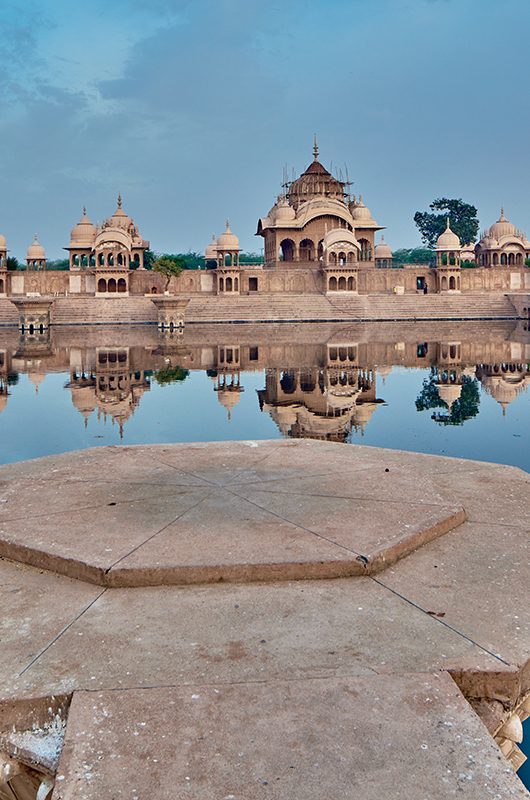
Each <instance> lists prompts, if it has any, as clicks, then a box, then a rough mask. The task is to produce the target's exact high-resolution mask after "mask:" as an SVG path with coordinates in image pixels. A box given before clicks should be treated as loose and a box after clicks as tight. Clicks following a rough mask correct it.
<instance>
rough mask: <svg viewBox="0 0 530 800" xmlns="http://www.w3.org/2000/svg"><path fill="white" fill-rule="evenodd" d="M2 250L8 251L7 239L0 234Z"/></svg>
mask: <svg viewBox="0 0 530 800" xmlns="http://www.w3.org/2000/svg"><path fill="white" fill-rule="evenodd" d="M0 250H7V242H6V237H5V236H3V235H2V234H1V233H0Z"/></svg>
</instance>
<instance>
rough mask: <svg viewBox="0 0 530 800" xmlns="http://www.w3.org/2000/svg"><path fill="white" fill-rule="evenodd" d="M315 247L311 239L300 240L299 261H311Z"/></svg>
mask: <svg viewBox="0 0 530 800" xmlns="http://www.w3.org/2000/svg"><path fill="white" fill-rule="evenodd" d="M314 257H315V245H314V244H313V241H312V240H311V239H302V241H301V242H300V261H313V259H314Z"/></svg>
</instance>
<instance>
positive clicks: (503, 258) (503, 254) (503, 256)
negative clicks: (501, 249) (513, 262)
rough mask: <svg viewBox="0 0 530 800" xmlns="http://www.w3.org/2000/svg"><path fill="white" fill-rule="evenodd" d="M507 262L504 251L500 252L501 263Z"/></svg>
mask: <svg viewBox="0 0 530 800" xmlns="http://www.w3.org/2000/svg"><path fill="white" fill-rule="evenodd" d="M506 262H507V258H506V253H501V264H503V265H505V264H506Z"/></svg>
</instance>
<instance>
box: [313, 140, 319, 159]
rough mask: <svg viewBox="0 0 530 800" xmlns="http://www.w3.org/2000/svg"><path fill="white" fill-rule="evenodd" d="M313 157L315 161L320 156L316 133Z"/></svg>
mask: <svg viewBox="0 0 530 800" xmlns="http://www.w3.org/2000/svg"><path fill="white" fill-rule="evenodd" d="M313 157H314V159H315V161H316V160H317V158H318V144H317V135H316V133H314V134H313Z"/></svg>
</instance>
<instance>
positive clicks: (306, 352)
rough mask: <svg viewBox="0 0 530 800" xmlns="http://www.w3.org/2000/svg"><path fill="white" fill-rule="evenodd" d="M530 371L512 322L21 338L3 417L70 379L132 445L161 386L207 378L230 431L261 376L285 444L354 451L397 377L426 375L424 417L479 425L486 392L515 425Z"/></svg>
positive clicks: (263, 398)
mask: <svg viewBox="0 0 530 800" xmlns="http://www.w3.org/2000/svg"><path fill="white" fill-rule="evenodd" d="M419 334H420V335H419ZM529 365H530V335H529V332H528V330H526V327H525V325H524V323H517V324H516V323H513V322H497V323H491V322H489V323H487V325H486V323H480V322H470V323H462V324H461V325H460V326H458V325H455V323H443V322H441V323H440V322H438V323H436V324H434V323H433V324H431V323H425V324H423V325H421V326H414V325H411V324H396V325H393V326H392V327H385V326H381V325H380V326H377V325H362V324H359V325H353V326H349V327H338V326H333V325H311V326H303V325H300V326H291V325H278V326H272V327H267V328H266V329H264V328H263V326H259V325H257V326H256V325H238V326H223V325H218V326H200V325H195V326H188V328H186V330H185V332H184V334H182V335H180V336H178V337H167V336H164V335H163V334H160V333H159V332H158V331H156V330H155V329H153V328H150V327H149V328H146V327H142V328H139V327H123V328H117V327H116V328H101V329H91V330H89V331H87V330H86V329H85V330H79V329H74V328H56V329H53V328H52V329H51V330H50V331H48V332H46V333H44V334H36V335H33V336H29V335H27V336H22V337H20V335H19V334H18V333H17V332H16V331H14V330H5V331H3V332H1V333H0V412H2V411H4V410H5V409H6V407H7V405H8V403H10V402H16V400H15V398H14V397H13V398H10V395H12V394H13V391H14V387H15V385H16V383H17V380H18V376H19V375H20V374H27V376H28V378H29V379H30V381H32V383H33V384H34V386H35V390H36V392H38V390H39V386H40V384H41V383H42V381H43V379H44V378H45V376H46V374H47V373H65V374H67V375H68V376H69V377H68V380H67V381H66V382H65V384H64V386H65V389H66V390H67V391H69V392H70V393H71V399H72V403H73V405H74V407H75V409H76V410H77V411H78V412H79V415H80V417H81V418H82V419H83V421H84V423H85V425H86V424H87V423H88V420H89V419H90V418H91V417H92V415H94V414H95V415H96V416H97V419H98V420H101V421H102V422H104V421H106V420H110V421H111V422H112V423H114V424H116V425H117V426H118V427H119V430H120V433H121V434H122V435H123V431H124V426H125V425H126V423H127V421H128V420H129V419H130V418H131V416H132V415H133V414H134V413H135V411H136V410H137V409H138V407H139V405H140V403H141V402H142V398H143V397H144V395H145V393H146V392H149V391H150V389H151V387H152V384H153V382H156V383H160V384H163V383H171V382H173V381H177V380H184V379H185V378H186V377H187V376H188V375H189V374H190V373H191V372H194V371H202V372H205V373H206V374H207V375H208V377H209V378H210V380H211V388H212V392H213V396H214V397H216V399H217V401H218V402H219V403H220V404H221V405H222V406H224V408H225V409H226V412H227V417H228V419H231V418H233V415H234V413H237V405H238V403H239V401H240V399H241V394H242V392H244V391H245V385H244V384H245V373H250V372H262V373H263V376H264V379H263V387H262V388H260V389H258V391H257V407H258V404H259V410H260V411H261V412H262V413H266V414H269V415H270V417H271V418H272V420H274V422H275V424H276V425H277V427H278V429H279V431H280V432H281V434H282V435H284V436H290V437H296V438H299V437H308V438H316V439H323V440H329V441H346V440H347V439H348V437H349V436H350V434H351V432H352V431H357V432H360V433H364V431H365V430H366V427H367V426H368V425H369V423H370V420H371V419H372V417H373V415H374V414H375V413H376V412H377V408H378V406H379V405H380V404H382V403H384V402H385V387H384V380H385V378H386V377H387V376H388V375H389V373H390V372H391V371H392V370H393V369H394V368H396V367H407V368H412V369H417V368H421V369H423V370H425V375H426V377H425V379H424V383H423V389H422V392H421V393H420V396H419V398H418V400H417V401H416V407H417V408H418V410H424V409H431V410H433V412H434V413H433V414H432V418H433V419H434V420H435V421H438V422H445V423H446V424H461V423H462V422H464V421H465V420H466V419H468V418H470V417H472V416H475V415H476V414H477V413H478V399H477V398H478V386H479V384H480V385H481V387H482V389H483V390H484V391H485V392H486V393H487V394H489V395H491V397H493V398H494V399H495V400H496V401H497V402H498V403H499V405H500V406H501V408H502V411H503V413H506V410H507V409H508V407H509V406H510V404H511V403H512V402H513V401H514V400H515V399H516V398H517V397H518V395H519V394H520V393H521V392H524V391H526V389H527V387H528V384H529V382H530V366H529ZM380 379H382V380H380ZM378 384H379V385H378ZM474 387H477V388H474ZM202 391H204V390H202ZM473 393H474V394H473ZM0 422H1V418H0Z"/></svg>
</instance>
